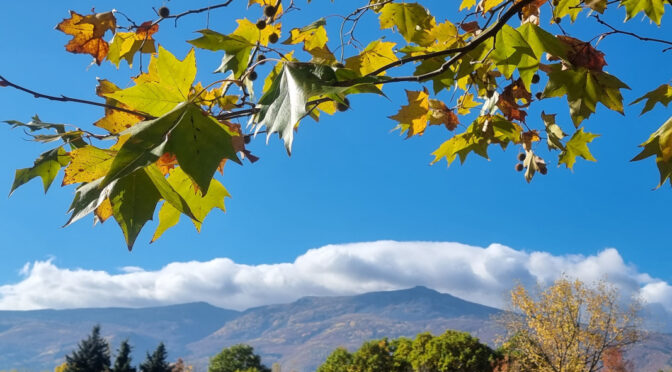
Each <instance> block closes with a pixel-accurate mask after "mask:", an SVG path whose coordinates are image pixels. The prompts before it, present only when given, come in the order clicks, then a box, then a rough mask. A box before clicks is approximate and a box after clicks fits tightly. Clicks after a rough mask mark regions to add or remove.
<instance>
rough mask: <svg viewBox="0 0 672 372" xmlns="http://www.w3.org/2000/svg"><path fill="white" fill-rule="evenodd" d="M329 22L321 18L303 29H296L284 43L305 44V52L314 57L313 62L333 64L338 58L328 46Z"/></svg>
mask: <svg viewBox="0 0 672 372" xmlns="http://www.w3.org/2000/svg"><path fill="white" fill-rule="evenodd" d="M326 24H327V21H326V20H325V19H324V18H320V19H318V20H317V21H315V22H313V23H311V24H309V25H308V26H305V27H302V28H295V29H292V31H290V36H289V38H287V40H285V41H283V42H282V43H283V44H285V45H293V44H298V43H303V50H305V51H306V52H308V53H310V55H312V56H313V62H317V63H332V62H335V61H336V57H334V54H333V53H332V52H331V51H330V50H329V47H328V46H327V41H328V40H329V39H328V38H327V30H326V29H325V28H324V26H326Z"/></svg>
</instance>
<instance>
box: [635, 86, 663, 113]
mask: <svg viewBox="0 0 672 372" xmlns="http://www.w3.org/2000/svg"><path fill="white" fill-rule="evenodd" d="M645 99H646V103H645V104H644V108H643V109H642V112H641V113H640V115H644V114H645V113H647V112H649V111H651V110H652V109H653V107H654V106H655V105H656V103H660V104H662V105H663V106H665V107H667V105H668V104H669V103H670V102H672V85H669V84H663V85H661V86H659V87H658V88H656V89H654V90H652V91H650V92H648V93H646V94H645V95H643V96H641V97H639V98H637V99H636V100H634V101H632V103H631V105H634V104H636V103H639V102H641V101H643V100H645Z"/></svg>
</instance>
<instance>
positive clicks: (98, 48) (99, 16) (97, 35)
mask: <svg viewBox="0 0 672 372" xmlns="http://www.w3.org/2000/svg"><path fill="white" fill-rule="evenodd" d="M116 28H117V20H116V18H115V17H114V13H113V12H106V13H96V14H89V15H86V16H82V15H80V14H78V13H77V12H75V11H72V10H71V11H70V18H67V19H64V20H63V21H62V22H61V23H59V24H58V25H57V26H56V29H57V30H59V31H62V32H64V33H66V34H68V35H72V36H73V38H72V39H71V40H70V41H69V42H68V43H67V44H66V45H65V50H67V51H68V52H70V53H84V54H90V55H91V56H93V58H95V60H96V63H97V64H99V65H100V64H101V63H102V62H103V60H104V59H105V57H106V56H107V53H108V51H109V49H110V47H109V45H108V43H107V41H105V40H103V36H104V35H105V32H107V31H108V30H110V31H112V32H114V31H115V29H116Z"/></svg>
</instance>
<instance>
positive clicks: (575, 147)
mask: <svg viewBox="0 0 672 372" xmlns="http://www.w3.org/2000/svg"><path fill="white" fill-rule="evenodd" d="M599 136H600V135H599V134H593V133H588V132H584V131H583V128H579V129H578V130H577V131H576V132H574V135H572V138H570V139H569V141H567V144H566V145H565V149H564V151H563V152H562V153H560V157H559V158H558V164H565V166H567V168H569V169H572V168H573V167H574V163H576V157H577V156H580V157H582V158H584V159H586V160H590V161H596V160H595V158H594V157H593V155H592V154H591V153H590V150H589V149H588V143H590V142H592V141H593V140H594V139H595V138H597V137H599Z"/></svg>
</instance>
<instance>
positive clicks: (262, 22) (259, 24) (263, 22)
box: [257, 19, 266, 30]
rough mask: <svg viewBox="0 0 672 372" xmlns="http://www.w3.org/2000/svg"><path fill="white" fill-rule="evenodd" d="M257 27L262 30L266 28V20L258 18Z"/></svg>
mask: <svg viewBox="0 0 672 372" xmlns="http://www.w3.org/2000/svg"><path fill="white" fill-rule="evenodd" d="M257 28H258V29H260V30H263V29H265V28H266V20H265V19H260V20H258V21H257Z"/></svg>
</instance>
